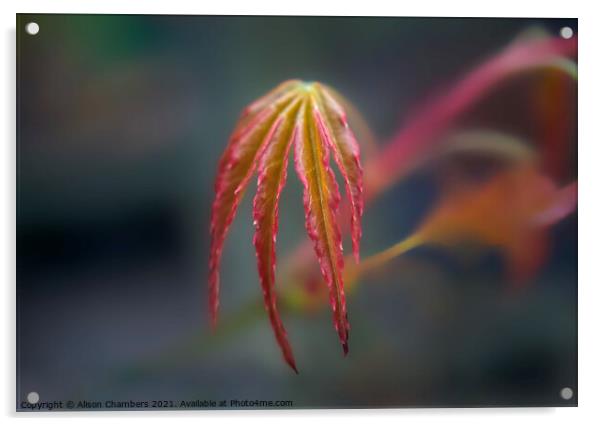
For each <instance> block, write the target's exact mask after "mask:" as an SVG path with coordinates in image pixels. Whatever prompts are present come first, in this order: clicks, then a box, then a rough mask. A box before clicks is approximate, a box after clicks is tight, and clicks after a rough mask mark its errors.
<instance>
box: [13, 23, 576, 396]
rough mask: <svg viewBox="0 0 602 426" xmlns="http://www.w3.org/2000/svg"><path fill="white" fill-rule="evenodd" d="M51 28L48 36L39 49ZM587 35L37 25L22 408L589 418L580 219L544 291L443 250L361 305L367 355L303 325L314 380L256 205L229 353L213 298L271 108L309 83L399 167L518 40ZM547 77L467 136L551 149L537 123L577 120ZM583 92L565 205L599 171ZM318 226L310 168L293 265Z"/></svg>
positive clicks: (294, 195) (225, 292) (355, 306)
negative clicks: (255, 133) (250, 143)
mask: <svg viewBox="0 0 602 426" xmlns="http://www.w3.org/2000/svg"><path fill="white" fill-rule="evenodd" d="M32 21H33V22H37V23H38V24H39V26H40V32H39V33H38V34H37V35H35V36H31V35H28V34H26V33H25V32H24V26H25V24H26V23H28V22H32ZM565 26H570V27H571V28H572V29H573V30H574V31H575V33H576V32H577V21H576V20H561V19H470V18H463V19H440V18H439V19H428V18H336V17H333V18H318V17H218V16H128V15H121V16H117V15H104V16H103V15H19V16H18V19H17V33H18V38H17V62H18V88H17V90H18V101H17V107H18V144H17V151H18V153H17V155H18V159H17V160H18V172H17V173H18V195H17V316H18V318H17V327H18V330H17V337H18V347H17V364H18V365H17V368H18V370H17V382H18V383H17V384H18V389H17V395H18V398H19V401H21V400H24V399H25V397H26V395H27V393H29V392H31V391H36V392H38V393H39V394H40V399H41V401H46V400H55V399H58V400H67V399H72V400H77V399H88V400H100V401H104V400H109V399H113V400H129V399H132V400H151V399H167V400H175V399H187V400H188V399H214V400H220V399H228V400H230V399H268V400H292V401H293V402H294V407H298V408H306V407H307V408H309V407H387V406H467V405H468V406H474V405H484V406H491V405H500V406H503V405H573V404H575V403H576V394H575V396H574V397H573V399H572V400H570V401H564V400H563V399H561V398H560V394H559V392H560V389H562V388H564V387H571V388H572V389H573V390H574V391H575V393H576V387H577V375H576V373H577V324H576V322H577V246H576V243H577V233H576V230H577V219H576V215H572V216H569V217H568V218H567V219H565V220H563V221H561V222H560V223H558V224H557V225H555V226H554V227H553V228H551V230H550V233H551V236H552V244H551V246H550V248H549V257H548V259H547V261H546V263H545V265H544V266H543V267H542V268H541V269H540V270H539V271H538V273H537V274H536V275H535V276H534V277H532V278H530V280H529V282H528V283H527V284H525V285H524V286H522V288H521V291H520V292H509V291H507V289H508V277H507V275H506V274H505V272H504V265H503V261H502V259H501V258H500V256H499V255H498V253H496V252H495V251H490V252H489V251H485V252H481V253H480V254H479V256H478V259H477V260H475V259H474V257H475V256H474V253H453V252H450V251H443V250H440V249H437V248H429V247H423V248H419V249H417V250H416V251H414V252H411V253H409V254H407V255H405V256H403V257H402V258H400V259H398V260H396V262H394V263H393V264H391V265H389V267H388V269H387V271H386V273H383V274H380V275H378V276H375V277H372V278H371V279H370V281H369V282H366V283H365V284H366V285H361V286H359V288H358V290H357V292H356V293H354V294H353V296H352V297H349V301H348V304H349V306H348V309H349V315H350V321H351V327H352V330H351V340H350V353H349V355H348V356H347V357H346V358H343V356H342V353H341V349H340V346H339V343H338V339H337V338H336V334H335V332H334V330H333V328H332V323H331V318H330V316H331V315H330V313H329V312H328V311H326V310H323V311H318V312H311V313H307V314H306V315H298V314H295V315H284V316H283V319H284V322H285V325H286V326H287V330H288V334H289V338H290V341H291V344H292V346H293V348H294V350H295V355H296V358H297V365H298V367H299V370H300V373H301V374H300V375H298V376H296V375H295V374H294V373H292V372H291V371H290V370H289V368H288V367H287V366H286V364H285V363H284V362H283V361H282V359H281V354H280V350H279V348H278V346H277V344H276V342H275V339H274V337H273V333H272V330H271V328H270V326H269V321H268V319H267V315H265V313H264V312H263V311H262V309H259V310H255V309H253V308H249V306H251V307H253V306H254V305H253V303H255V301H256V300H258V298H259V297H260V295H261V290H260V286H259V280H258V278H257V273H256V262H255V255H254V250H253V245H252V235H253V226H252V219H251V201H252V196H251V194H247V196H246V197H245V199H244V201H243V203H242V204H241V206H240V209H239V213H238V215H237V218H236V220H235V221H234V223H233V225H232V228H231V231H230V234H229V237H228V240H227V242H226V246H225V250H224V256H223V264H222V297H221V319H222V325H221V326H220V328H218V330H217V331H216V333H215V334H214V335H211V333H210V332H209V322H208V313H207V278H206V277H207V266H208V257H209V253H208V248H209V238H208V236H209V214H210V208H211V202H212V199H213V195H214V194H213V182H214V176H215V173H216V166H217V162H218V160H219V158H220V155H221V153H222V151H223V150H224V148H225V146H226V143H227V140H228V137H229V134H230V132H231V130H232V129H233V127H234V124H235V123H236V120H237V118H238V115H239V113H240V111H241V110H242V108H243V107H244V106H245V105H247V104H248V103H250V102H251V101H252V100H254V99H256V98H257V97H259V96H261V95H262V94H264V93H265V92H267V91H268V90H270V89H271V88H273V87H274V86H276V85H277V84H278V83H280V82H281V81H283V80H286V79H290V78H299V79H304V80H318V81H323V82H325V83H327V84H330V85H332V86H333V87H335V88H337V89H338V90H339V91H340V92H341V93H343V94H345V95H346V96H347V97H348V98H349V99H350V100H351V101H352V102H353V103H354V104H355V105H356V107H357V108H358V109H359V110H360V111H361V112H362V113H363V115H364V118H365V119H366V121H367V122H368V123H369V124H370V127H371V130H372V132H373V134H374V139H375V141H376V145H377V147H378V146H380V145H384V144H385V143H386V142H388V141H389V140H390V139H391V137H392V136H393V135H394V134H395V132H396V131H397V130H398V129H399V128H400V127H402V126H403V125H404V122H405V121H404V120H405V119H406V117H408V116H411V115H412V113H413V112H414V111H415V109H416V107H417V105H420V104H423V103H424V102H425V101H428V99H430V98H431V96H432V95H433V94H434V93H438V92H439V91H441V90H443V89H445V88H446V87H450V86H451V85H453V83H454V82H456V81H458V80H459V79H460V78H462V76H463V75H465V73H467V72H468V71H470V70H471V69H473V68H475V67H476V66H478V65H479V64H480V63H482V62H483V61H484V60H486V59H487V58H489V57H491V56H492V55H493V54H495V53H496V52H498V51H499V50H500V49H502V48H504V47H505V46H506V45H508V44H509V43H511V42H512V41H513V40H515V39H516V38H517V37H523V36H525V34H529V33H531V32H548V33H550V34H553V35H557V34H558V33H559V31H560V29H561V28H563V27H565ZM541 80H542V75H540V74H537V75H527V76H524V77H520V78H516V79H512V80H509V81H508V82H505V83H504V84H501V85H500V86H499V87H498V88H497V89H496V90H495V91H493V92H492V93H491V94H490V95H489V96H487V97H486V98H485V99H484V100H483V101H481V102H479V103H478V104H477V105H476V106H475V107H474V108H472V109H471V110H470V111H469V113H468V114H465V115H464V116H463V118H462V120H461V121H460V122H458V123H456V125H455V126H454V131H456V130H458V131H459V130H463V129H474V128H478V129H496V130H497V131H503V132H506V133H510V134H513V135H517V136H518V137H520V138H521V140H525V141H531V142H532V143H533V144H534V145H536V141H537V139H538V138H540V137H541V135H542V134H544V135H546V134H548V135H549V133H550V131H549V130H548V131H547V133H546V128H543V129H542V126H541V123H540V122H539V123H538V122H537V120H536V119H534V118H533V117H534V116H537V114H535V115H534V113H533V111H534V109H537V108H538V106H541V102H543V104H544V106H545V105H547V103H549V102H552V101H553V100H550V99H548V98H546V97H545V96H544V95H545V94H546V87H549V86H545V85H540V84H538V82H540V81H541ZM563 87H564V86H563ZM568 87H569V88H568V89H567V90H568V92H566V93H565V92H563V93H565V95H564V96H563V97H562V98H561V99H562V102H563V104H562V105H560V107H561V115H562V114H565V115H566V117H568V120H566V121H563V122H566V125H565V126H563V127H562V129H561V130H562V131H563V132H564V133H563V134H565V135H567V138H568V143H566V144H561V145H560V146H561V147H562V148H558V149H562V150H563V151H561V152H559V153H558V155H559V157H561V158H563V159H564V160H565V161H566V167H565V168H564V170H563V173H562V176H561V177H559V178H558V179H559V180H558V183H559V184H565V183H568V182H569V181H570V179H571V178H572V179H575V178H576V170H577V169H576V127H575V123H576V86H575V85H570V86H568ZM542 90H543V95H542ZM542 96H543V97H542ZM542 99H543V101H542ZM554 99H558V98H554ZM538 102H539V103H538ZM542 132H543V133H542ZM555 132H556V130H554V129H553V130H552V134H556V133H555ZM439 166H440V164H439V163H437V165H436V166H431V167H424V168H421V169H420V170H418V171H416V172H414V173H411V174H409V175H408V176H406V177H405V179H403V180H402V181H400V182H399V183H397V184H396V185H394V186H393V187H391V188H390V189H389V190H388V191H387V192H386V193H384V194H383V195H382V196H381V197H379V198H378V200H375V202H374V203H373V204H371V205H370V207H369V208H368V209H367V210H366V213H365V216H364V228H363V235H364V237H363V240H362V254H363V255H368V254H372V253H375V252H378V251H379V250H382V249H384V248H386V247H388V246H390V245H391V244H393V243H395V242H397V241H399V240H401V239H402V238H403V237H404V236H407V235H408V234H409V233H410V232H411V231H412V230H413V229H414V228H415V227H416V225H417V224H418V223H419V222H420V221H421V218H423V217H424V215H425V213H426V212H428V211H429V209H430V208H431V207H432V205H433V203H434V201H435V200H436V194H437V187H438V185H439V183H438V181H440V180H441V177H442V176H441V173H438V172H439V171H440V168H439ZM254 186H255V184H254V183H252V184H251V187H250V188H251V189H250V191H249V192H253V191H252V188H254ZM303 223H304V222H303V210H302V201H301V187H300V184H299V183H298V180H297V178H296V175H295V174H294V173H292V171H289V179H288V183H287V187H286V188H285V190H284V192H283V195H282V198H281V204H280V234H279V236H278V253H279V261H282V260H283V259H285V258H286V256H287V255H289V254H290V253H291V252H292V251H293V250H294V249H295V248H296V247H297V246H298V244H299V242H300V241H303V239H304V238H305V230H304V225H303Z"/></svg>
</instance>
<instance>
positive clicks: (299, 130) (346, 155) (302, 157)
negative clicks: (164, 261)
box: [209, 80, 363, 371]
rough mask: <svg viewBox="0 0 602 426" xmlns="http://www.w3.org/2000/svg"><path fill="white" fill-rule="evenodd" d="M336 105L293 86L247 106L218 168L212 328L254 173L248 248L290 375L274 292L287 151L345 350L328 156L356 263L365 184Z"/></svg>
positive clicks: (315, 89) (320, 89) (327, 93)
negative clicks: (234, 226) (224, 264)
mask: <svg viewBox="0 0 602 426" xmlns="http://www.w3.org/2000/svg"><path fill="white" fill-rule="evenodd" d="M340 99H341V97H340V95H338V94H334V93H331V89H329V88H327V87H326V86H324V85H322V84H320V83H303V82H301V81H298V80H292V81H287V82H285V83H283V84H281V85H280V86H278V87H277V88H276V89H274V90H273V91H272V92H270V93H268V94H267V95H265V96H264V97H262V98H261V99H259V100H257V101H255V102H254V103H252V104H251V105H249V106H248V107H247V108H246V109H245V110H244V111H243V114H242V116H241V118H240V120H239V123H238V125H237V126H236V128H235V130H234V133H233V135H232V137H231V139H230V143H229V145H228V147H227V148H226V151H225V153H224V155H223V157H222V159H221V161H220V164H219V169H218V174H217V179H216V185H215V193H216V196H215V201H214V203H213V207H212V214H211V249H210V260H209V274H210V275H209V293H210V296H209V299H210V311H211V317H212V322H213V324H215V323H216V321H217V311H218V300H219V265H220V260H221V253H222V248H223V244H224V239H225V237H226V233H227V232H228V228H229V226H230V224H231V223H232V220H233V218H234V215H235V213H236V209H237V207H238V204H239V202H240V200H241V198H242V195H243V193H244V190H245V188H246V186H247V184H248V182H249V179H250V178H251V176H252V175H253V173H254V171H255V169H256V168H258V174H259V177H258V183H257V194H256V195H255V199H254V202H253V219H254V225H255V237H254V239H253V243H254V245H255V251H256V255H257V267H258V271H259V279H260V281H261V286H262V289H263V296H264V303H265V307H266V310H267V312H268V316H269V319H270V322H271V325H272V328H273V330H274V334H275V336H276V340H277V342H278V345H279V346H280V348H281V350H282V353H283V356H284V358H285V360H286V362H287V363H288V364H289V365H290V366H291V368H293V369H294V370H295V371H297V368H296V365H295V360H294V357H293V352H292V349H291V347H290V344H289V342H288V339H287V335H286V330H285V328H284V325H283V324H282V321H281V319H280V316H279V314H278V310H277V307H276V302H277V297H276V293H275V290H274V286H275V267H276V247H275V246H276V236H277V233H278V201H279V198H280V193H281V191H282V188H283V186H284V184H285V181H286V175H287V165H288V157H289V151H290V149H291V147H292V146H293V145H294V151H295V168H296V170H297V174H298V176H299V179H300V180H301V182H302V183H303V186H304V196H303V200H304V203H303V204H304V207H305V213H306V215H305V216H306V228H307V232H308V234H309V236H310V238H311V240H312V241H313V244H314V250H315V253H316V256H317V258H318V262H319V264H320V269H321V272H322V276H323V278H324V281H325V282H326V284H327V286H328V289H329V294H330V304H331V307H332V311H333V320H334V326H335V329H336V331H337V333H338V336H339V340H340V341H341V344H342V346H343V350H344V353H347V350H348V343H347V340H348V334H349V322H348V320H347V309H346V305H345V291H344V283H343V275H342V271H343V267H344V260H343V259H344V258H343V246H342V241H341V230H340V227H339V224H338V222H337V214H338V207H339V204H340V195H339V189H338V185H337V183H336V179H335V176H334V173H333V171H332V169H331V168H330V153H331V152H332V153H333V157H334V160H335V162H336V164H337V165H338V168H339V170H340V171H341V174H342V176H343V179H344V181H345V187H346V192H347V195H348V199H349V204H350V206H351V209H350V210H351V229H352V243H353V252H354V256H355V259H356V260H359V242H360V238H361V223H360V221H361V215H362V210H363V199H362V190H363V183H362V169H361V165H360V159H359V158H360V156H359V155H360V154H359V146H358V144H357V141H356V139H355V136H354V135H353V133H352V131H351V129H350V128H349V125H348V123H347V118H346V114H345V111H344V109H343V107H342V106H341V102H340V101H339V100H340Z"/></svg>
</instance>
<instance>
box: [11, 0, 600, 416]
mask: <svg viewBox="0 0 602 426" xmlns="http://www.w3.org/2000/svg"><path fill="white" fill-rule="evenodd" d="M0 7H1V8H2V14H0V19H1V20H2V36H3V40H2V61H3V62H4V63H3V65H2V67H0V73H1V78H0V82H1V84H2V90H1V91H0V93H2V94H3V97H4V99H3V100H2V102H1V103H0V108H1V111H0V120H1V122H0V123H1V126H0V128H1V129H2V131H3V136H4V140H3V141H2V142H3V143H2V145H1V146H2V151H3V152H2V156H1V160H2V162H1V163H0V164H1V165H2V170H1V173H0V175H1V179H2V184H1V185H0V191H1V197H0V198H1V199H2V202H3V208H2V209H1V210H0V212H1V214H2V220H0V224H1V225H0V226H1V227H0V240H1V241H2V242H3V244H2V256H0V262H1V264H0V265H1V267H2V271H3V273H4V274H3V277H4V282H3V283H2V284H3V285H2V289H3V291H4V293H3V297H2V313H1V314H0V318H2V322H3V324H2V327H1V328H0V333H1V336H0V337H1V345H2V350H0V358H1V363H0V365H1V368H2V373H1V374H0V378H2V381H3V383H2V384H1V385H0V413H1V414H2V415H4V416H8V417H9V419H8V420H9V421H10V422H12V421H15V420H17V418H20V419H19V421H24V422H26V423H30V422H36V423H37V422H38V421H43V422H45V423H46V422H47V423H48V424H63V423H64V422H71V421H75V422H78V423H79V422H81V421H82V419H86V420H85V421H87V422H90V423H105V422H107V421H110V422H111V423H117V424H124V423H125V422H127V424H130V423H131V422H140V423H142V422H143V423H144V424H164V423H165V422H166V421H167V420H168V419H170V421H171V419H173V420H177V421H178V422H179V421H183V422H186V423H191V424H195V425H198V424H199V422H211V423H212V424H213V423H220V424H221V423H223V422H224V421H226V422H232V423H234V422H236V423H240V422H244V423H245V426H247V425H262V426H263V425H264V424H265V422H266V421H270V422H271V421H275V422H278V423H286V424H303V425H304V426H306V424H307V423H308V422H313V421H326V422H333V421H336V422H339V421H341V422H345V424H350V425H353V424H362V425H364V424H365V422H366V421H374V420H376V421H379V422H381V421H382V422H383V423H395V424H399V422H407V424H412V425H413V424H424V423H432V422H437V423H445V424H446V425H450V426H452V425H462V426H466V425H473V424H474V425H483V424H487V425H503V426H507V425H508V423H509V422H512V423H514V422H517V421H519V422H522V421H531V422H533V421H535V422H538V423H539V422H542V423H543V422H545V424H546V425H563V426H567V425H568V424H588V423H592V422H593V423H597V424H602V423H600V420H601V419H602V416H601V415H600V411H599V409H598V405H599V404H600V401H599V399H600V396H601V395H602V392H600V386H601V383H600V380H601V374H600V372H601V367H600V365H601V364H602V352H601V350H600V349H601V343H600V341H601V339H600V329H599V325H600V324H601V323H602V322H601V318H600V312H601V311H602V306H601V305H602V280H601V279H600V278H601V277H600V275H601V274H600V267H599V266H598V264H599V263H600V261H599V260H598V256H599V255H598V250H600V244H602V241H601V240H600V239H601V237H602V235H600V227H599V223H600V221H601V220H602V211H601V205H602V201H600V195H599V194H600V193H601V192H602V191H601V190H600V187H602V180H601V176H600V171H601V170H602V164H601V162H602V149H601V148H600V146H602V137H601V135H600V133H601V132H600V127H601V124H602V117H601V115H602V108H601V106H600V105H601V103H602V91H601V90H600V88H601V81H602V67H601V66H600V65H601V64H600V61H601V57H602V55H600V53H599V52H600V51H602V50H601V47H600V46H602V42H601V41H602V40H601V31H600V28H601V27H602V22H601V20H602V17H601V15H600V14H599V13H596V12H597V10H596V7H595V2H593V1H583V2H579V1H576V0H572V1H551V0H548V1H537V2H536V1H525V0H517V1H515V0H504V1H501V2H483V1H467V0H466V1H464V0H454V1H439V2H435V1H429V0H420V1H416V2H411V1H402V2H397V3H395V2H394V1H393V0H370V1H368V2H357V3H352V2H351V1H350V0H347V1H330V2H327V1H324V0H303V1H293V2H285V1H281V0H278V1H276V0H272V1H265V0H252V1H244V0H240V1H226V0H220V1H218V2H207V3H204V2H192V1H180V0H161V1H157V0H147V1H144V2H141V1H136V2H130V3H126V2H124V1H123V0H104V1H98V2H92V1H82V0H70V1H60V0H54V1H52V2H50V1H43V0H38V1H30V0H21V1H19V2H16V1H3V2H0ZM17 12H20V13H27V12H30V13H139V14H222V15H233V14H234V15H236V14H239V15H241V14H254V15H262V14H263V15H345V16H387V15H392V16H460V17H462V16H503V17H529V16H535V17H570V18H574V17H577V18H579V149H578V152H579V213H578V214H579V408H578V409H575V408H559V409H523V408H517V409H433V410H422V409H419V410H416V409H410V410H378V411H377V410H347V411H342V410H328V411H324V410H322V411H318V410H297V411H289V412H257V411H255V412H248V411H247V412H150V413H149V412H146V413H85V414H81V413H79V414H78V413H47V414H40V415H38V414H36V415H33V414H14V405H15V369H14V363H15V353H14V348H15V318H14V313H15V306H14V305H15V302H14V301H15V288H14V285H15V281H14V280H15V255H14V252H15V230H14V223H15V170H16V166H15V68H14V67H15V45H14V44H15V13H17Z"/></svg>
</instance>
